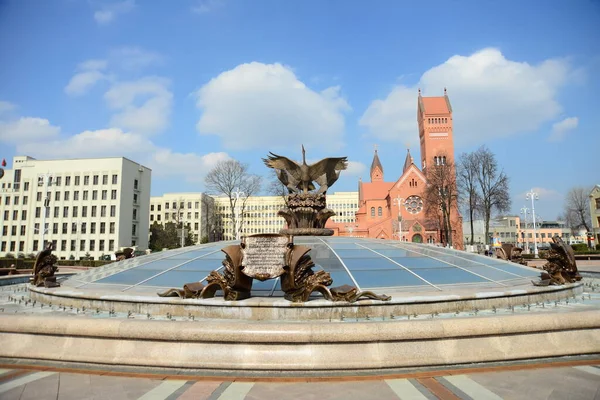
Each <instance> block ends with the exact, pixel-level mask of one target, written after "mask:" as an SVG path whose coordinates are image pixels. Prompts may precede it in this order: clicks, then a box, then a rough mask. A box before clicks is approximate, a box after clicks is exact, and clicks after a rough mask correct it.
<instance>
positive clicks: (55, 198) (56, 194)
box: [54, 192, 60, 201]
mask: <svg viewBox="0 0 600 400" xmlns="http://www.w3.org/2000/svg"><path fill="white" fill-rule="evenodd" d="M54 201H60V192H54Z"/></svg>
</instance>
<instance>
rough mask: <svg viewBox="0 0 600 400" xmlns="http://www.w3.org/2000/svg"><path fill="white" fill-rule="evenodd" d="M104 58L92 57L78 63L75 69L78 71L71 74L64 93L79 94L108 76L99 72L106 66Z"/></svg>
mask: <svg viewBox="0 0 600 400" xmlns="http://www.w3.org/2000/svg"><path fill="white" fill-rule="evenodd" d="M107 64H108V63H107V61H106V60H98V59H92V60H87V61H84V62H82V63H80V64H79V65H78V66H77V70H78V71H80V72H78V73H76V74H75V75H73V77H72V78H71V80H70V81H69V83H68V84H67V86H65V93H66V94H68V95H69V96H81V95H83V94H85V93H87V92H88V90H90V89H91V88H92V87H93V86H94V85H95V84H96V83H98V82H99V81H101V80H103V79H108V77H107V76H106V75H105V74H104V73H103V72H100V71H102V70H103V69H106V67H107Z"/></svg>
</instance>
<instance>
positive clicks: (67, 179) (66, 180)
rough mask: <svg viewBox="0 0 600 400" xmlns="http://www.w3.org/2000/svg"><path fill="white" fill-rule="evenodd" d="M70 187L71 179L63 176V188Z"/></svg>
mask: <svg viewBox="0 0 600 400" xmlns="http://www.w3.org/2000/svg"><path fill="white" fill-rule="evenodd" d="M70 185H71V177H70V176H65V186H70Z"/></svg>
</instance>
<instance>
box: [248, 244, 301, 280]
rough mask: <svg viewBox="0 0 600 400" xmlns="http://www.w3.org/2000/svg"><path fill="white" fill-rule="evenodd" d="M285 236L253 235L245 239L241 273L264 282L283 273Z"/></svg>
mask: <svg viewBox="0 0 600 400" xmlns="http://www.w3.org/2000/svg"><path fill="white" fill-rule="evenodd" d="M289 242H290V239H289V237H288V236H285V235H274V234H271V235H269V234H264V235H253V236H248V237H246V238H245V245H246V246H245V249H244V250H243V253H244V255H243V258H242V267H243V269H242V272H243V273H244V274H245V275H247V276H250V277H252V278H256V279H259V280H261V281H264V280H266V279H273V278H277V277H278V276H281V274H283V273H284V269H283V267H284V265H285V255H286V252H287V244H288V243H289Z"/></svg>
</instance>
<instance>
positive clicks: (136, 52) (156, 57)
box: [110, 47, 164, 70]
mask: <svg viewBox="0 0 600 400" xmlns="http://www.w3.org/2000/svg"><path fill="white" fill-rule="evenodd" d="M110 58H111V62H112V63H114V64H118V65H120V66H121V68H123V69H125V70H139V69H142V68H145V67H148V66H151V65H159V64H161V63H163V61H164V57H163V56H162V55H161V54H159V53H157V52H154V51H148V50H144V49H142V48H141V47H119V48H116V49H113V50H111V51H110Z"/></svg>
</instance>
